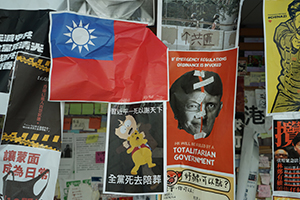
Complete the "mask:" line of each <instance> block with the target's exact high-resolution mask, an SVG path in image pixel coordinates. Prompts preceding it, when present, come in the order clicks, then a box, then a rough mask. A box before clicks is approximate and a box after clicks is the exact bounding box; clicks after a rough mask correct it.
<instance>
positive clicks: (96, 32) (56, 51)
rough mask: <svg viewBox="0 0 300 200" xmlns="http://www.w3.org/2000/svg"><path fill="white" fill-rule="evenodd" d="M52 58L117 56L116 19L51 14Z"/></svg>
mask: <svg viewBox="0 0 300 200" xmlns="http://www.w3.org/2000/svg"><path fill="white" fill-rule="evenodd" d="M51 17H52V19H51V25H52V29H51V33H50V41H51V44H52V45H51V55H52V58H59V57H74V58H83V59H95V60H113V52H114V42H115V36H114V21H113V20H108V19H100V18H97V17H90V16H83V15H77V14H75V13H61V14H60V15H51Z"/></svg>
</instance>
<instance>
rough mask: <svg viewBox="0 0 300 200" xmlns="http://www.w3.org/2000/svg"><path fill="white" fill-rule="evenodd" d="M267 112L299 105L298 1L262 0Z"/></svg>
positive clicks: (290, 108) (293, 109)
mask: <svg viewBox="0 0 300 200" xmlns="http://www.w3.org/2000/svg"><path fill="white" fill-rule="evenodd" d="M264 26H265V29H264V30H265V52H266V53H265V56H266V57H265V60H266V77H267V80H266V82H267V113H278V112H293V111H299V109H300V53H299V48H300V1H299V0H293V1H291V0H265V1H264Z"/></svg>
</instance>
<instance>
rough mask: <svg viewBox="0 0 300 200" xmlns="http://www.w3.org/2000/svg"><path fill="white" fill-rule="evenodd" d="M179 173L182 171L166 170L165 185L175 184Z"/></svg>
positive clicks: (179, 175)
mask: <svg viewBox="0 0 300 200" xmlns="http://www.w3.org/2000/svg"><path fill="white" fill-rule="evenodd" d="M181 175H182V172H175V171H173V170H168V171H167V186H173V185H175V184H176V183H177V182H178V180H179V178H180V177H181Z"/></svg>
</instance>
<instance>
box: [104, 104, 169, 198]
mask: <svg viewBox="0 0 300 200" xmlns="http://www.w3.org/2000/svg"><path fill="white" fill-rule="evenodd" d="M165 109H166V106H165V103H162V102H158V103H156V102H154V103H139V104H110V105H109V109H108V123H107V124H108V126H107V136H108V137H107V140H106V152H107V154H106V158H105V169H104V191H103V192H104V193H107V194H110V193H111V194H132V195H138V194H162V193H164V192H165V188H166V184H165V166H166V161H165V159H164V158H166V156H165V146H166V145H165V142H166V141H165V125H164V119H165Z"/></svg>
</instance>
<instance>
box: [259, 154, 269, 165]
mask: <svg viewBox="0 0 300 200" xmlns="http://www.w3.org/2000/svg"><path fill="white" fill-rule="evenodd" d="M258 166H259V167H270V161H269V158H268V157H267V156H259V164H258Z"/></svg>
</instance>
